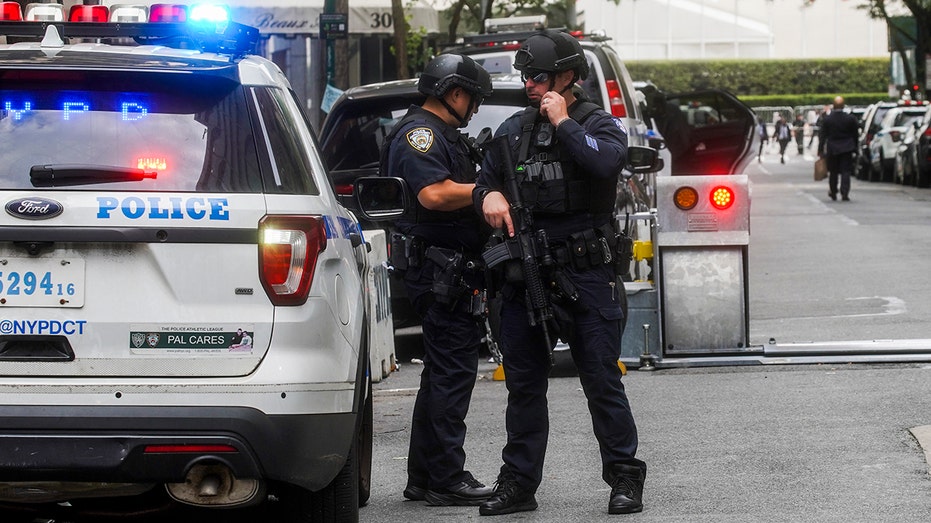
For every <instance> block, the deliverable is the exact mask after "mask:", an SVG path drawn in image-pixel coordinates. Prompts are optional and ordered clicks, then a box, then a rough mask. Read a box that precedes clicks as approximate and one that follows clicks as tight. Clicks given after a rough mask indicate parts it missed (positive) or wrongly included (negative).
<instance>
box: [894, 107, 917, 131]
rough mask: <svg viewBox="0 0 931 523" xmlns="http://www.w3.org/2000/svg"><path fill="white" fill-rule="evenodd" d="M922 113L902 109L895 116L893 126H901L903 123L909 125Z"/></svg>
mask: <svg viewBox="0 0 931 523" xmlns="http://www.w3.org/2000/svg"><path fill="white" fill-rule="evenodd" d="M921 117H922V113H917V112H913V111H909V112H905V111H902V112H900V113H899V114H897V115H896V117H895V122H894V123H893V124H892V125H893V126H895V127H902V126H905V125H911V123H912V122H914V121H916V120H920V119H921Z"/></svg>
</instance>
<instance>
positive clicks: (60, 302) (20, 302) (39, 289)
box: [0, 258, 84, 308]
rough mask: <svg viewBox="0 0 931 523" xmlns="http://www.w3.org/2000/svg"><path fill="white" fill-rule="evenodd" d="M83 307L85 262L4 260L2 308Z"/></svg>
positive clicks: (0, 273)
mask: <svg viewBox="0 0 931 523" xmlns="http://www.w3.org/2000/svg"><path fill="white" fill-rule="evenodd" d="M83 306H84V260H83V259H80V258H73V259H61V258H41V259H37V258H3V259H0V308H3V307H83Z"/></svg>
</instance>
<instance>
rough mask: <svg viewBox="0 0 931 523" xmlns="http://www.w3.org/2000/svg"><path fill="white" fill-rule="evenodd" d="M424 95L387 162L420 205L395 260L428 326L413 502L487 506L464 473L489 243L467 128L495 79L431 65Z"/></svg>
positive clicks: (474, 68)
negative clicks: (483, 257) (475, 202)
mask: <svg viewBox="0 0 931 523" xmlns="http://www.w3.org/2000/svg"><path fill="white" fill-rule="evenodd" d="M417 89H418V90H419V91H420V92H421V93H423V94H425V95H426V96H427V99H426V101H425V102H424V103H423V105H422V106H412V107H411V108H410V109H409V110H408V112H407V114H406V115H405V116H404V117H403V118H402V119H401V120H400V121H399V122H398V123H397V124H396V125H395V127H394V129H393V130H392V132H391V134H390V135H389V136H388V138H387V140H386V143H387V146H386V149H385V150H384V151H383V157H382V160H381V166H382V172H383V173H385V174H387V175H388V176H397V177H401V178H404V179H405V180H406V182H407V184H408V186H409V188H410V190H411V192H412V193H413V195H414V196H415V198H414V201H415V202H416V203H415V206H416V209H415V211H414V213H413V216H412V217H410V218H407V217H406V218H405V219H403V220H399V221H398V222H397V223H396V225H397V229H398V231H399V234H395V235H394V236H393V238H392V252H391V254H392V262H393V264H394V266H395V268H398V269H402V270H403V277H404V283H405V288H406V290H407V294H408V297H409V298H410V299H411V301H412V303H413V305H414V309H415V310H416V311H417V313H418V314H419V315H420V316H421V318H422V320H423V343H424V358H423V361H424V367H423V371H422V372H421V378H420V390H419V391H418V393H417V399H416V401H415V403H414V412H413V419H412V422H411V441H410V451H409V454H408V469H407V473H408V483H407V488H405V490H404V497H406V498H408V499H412V500H426V501H427V502H428V503H429V504H431V505H440V506H445V505H478V504H479V503H481V502H482V501H484V500H485V499H487V498H488V496H489V495H490V494H491V488H490V487H486V486H485V485H483V484H482V483H480V482H479V481H477V480H476V479H475V478H474V477H473V476H472V474H471V473H470V472H468V471H466V470H464V465H465V457H466V456H465V451H464V450H463V442H464V440H465V435H466V425H465V421H464V420H465V417H466V413H467V412H468V410H469V402H470V400H471V397H472V389H473V387H474V385H475V379H476V374H477V372H478V352H479V347H480V345H481V339H482V329H481V328H480V323H478V321H477V317H476V316H475V313H477V312H479V311H478V310H475V311H473V308H477V307H473V301H474V300H473V296H475V295H476V292H477V289H481V288H482V287H483V286H484V277H483V274H482V272H481V270H480V269H479V267H480V265H477V264H476V262H477V261H478V260H480V253H481V247H482V245H483V243H484V240H485V238H486V236H487V233H486V232H483V230H482V223H481V219H480V217H479V216H477V215H476V214H475V211H474V209H473V208H472V206H471V204H472V197H471V195H472V189H473V187H474V186H475V183H474V182H475V177H476V170H477V163H476V162H477V161H481V156H480V154H479V155H476V152H475V151H474V150H473V149H472V148H471V147H470V142H469V140H468V138H467V137H466V136H465V135H464V134H462V133H460V132H459V130H458V128H459V127H464V126H465V125H466V124H467V123H468V122H469V119H470V118H471V117H472V115H473V114H474V113H476V112H477V111H478V108H479V106H480V105H481V103H482V100H483V98H484V97H486V96H488V95H489V94H491V78H490V77H489V75H488V73H487V72H486V71H485V70H484V69H483V68H482V67H481V66H480V65H478V64H477V63H476V62H475V61H474V60H472V59H471V58H468V57H465V56H460V55H455V54H444V55H440V56H438V57H436V58H434V59H433V60H432V61H430V63H428V64H427V66H426V68H425V69H424V71H423V74H422V75H421V76H420V80H419V81H418V84H417Z"/></svg>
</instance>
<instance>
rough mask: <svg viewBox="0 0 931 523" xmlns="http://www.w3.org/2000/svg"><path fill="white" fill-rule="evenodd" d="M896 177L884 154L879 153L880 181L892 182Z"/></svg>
mask: <svg viewBox="0 0 931 523" xmlns="http://www.w3.org/2000/svg"><path fill="white" fill-rule="evenodd" d="M894 177H895V173H893V172H892V168H891V167H890V165H889V162H888V161H887V160H886V158H885V157H884V156H883V154H882V153H879V181H881V182H892V181H893V178H894Z"/></svg>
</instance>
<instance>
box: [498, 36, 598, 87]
mask: <svg viewBox="0 0 931 523" xmlns="http://www.w3.org/2000/svg"><path fill="white" fill-rule="evenodd" d="M514 68H515V69H517V70H518V71H520V72H522V73H524V72H528V71H540V72H544V71H545V72H549V73H558V72H560V71H568V70H570V69H571V70H574V71H575V72H576V73H577V74H578V75H579V79H581V80H584V79H586V78H587V77H588V60H587V59H586V58H585V53H584V52H582V45H581V44H580V43H579V41H578V40H576V39H575V37H573V36H572V35H570V34H569V33H565V32H562V31H553V30H545V31H540V33H539V34H535V35H533V36H531V37H530V38H528V39H526V40H524V43H523V44H522V45H521V46H520V49H518V51H517V54H516V55H515V56H514Z"/></svg>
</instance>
